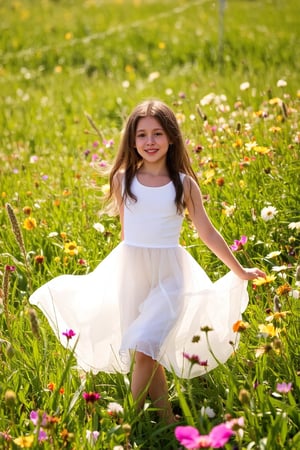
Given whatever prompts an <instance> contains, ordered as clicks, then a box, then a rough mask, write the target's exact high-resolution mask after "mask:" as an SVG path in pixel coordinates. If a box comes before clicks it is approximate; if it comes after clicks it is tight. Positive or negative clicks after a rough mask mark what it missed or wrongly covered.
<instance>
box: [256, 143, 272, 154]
mask: <svg viewBox="0 0 300 450" xmlns="http://www.w3.org/2000/svg"><path fill="white" fill-rule="evenodd" d="M253 150H254V151H255V152H257V153H260V154H261V155H265V154H267V153H269V152H270V151H271V149H270V148H268V147H263V146H262V145H257V146H256V147H253Z"/></svg>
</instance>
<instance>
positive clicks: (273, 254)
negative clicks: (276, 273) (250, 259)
mask: <svg viewBox="0 0 300 450" xmlns="http://www.w3.org/2000/svg"><path fill="white" fill-rule="evenodd" d="M279 255H281V251H280V250H277V251H274V252H271V253H269V254H268V255H267V256H266V258H267V259H272V258H276V256H279Z"/></svg>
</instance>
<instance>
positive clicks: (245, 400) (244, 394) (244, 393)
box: [239, 389, 250, 405]
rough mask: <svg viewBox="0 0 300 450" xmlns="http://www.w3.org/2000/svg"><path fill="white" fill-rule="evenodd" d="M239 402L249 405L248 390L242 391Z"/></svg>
mask: <svg viewBox="0 0 300 450" xmlns="http://www.w3.org/2000/svg"><path fill="white" fill-rule="evenodd" d="M239 401H240V402H241V404H242V405H249V403H250V393H249V392H248V391H247V390H246V389H241V390H240V392H239Z"/></svg>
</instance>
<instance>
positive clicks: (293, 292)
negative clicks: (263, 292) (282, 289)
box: [289, 283, 300, 300]
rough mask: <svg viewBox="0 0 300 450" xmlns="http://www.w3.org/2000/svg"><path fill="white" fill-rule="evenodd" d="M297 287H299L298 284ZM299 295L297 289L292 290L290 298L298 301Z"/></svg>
mask: <svg viewBox="0 0 300 450" xmlns="http://www.w3.org/2000/svg"><path fill="white" fill-rule="evenodd" d="M296 285H297V283H296ZM299 285H300V283H299ZM299 295H300V293H299V291H298V290H297V289H292V290H291V291H290V292H289V296H290V297H293V298H294V299H296V300H298V298H299Z"/></svg>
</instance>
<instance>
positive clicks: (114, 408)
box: [107, 402, 124, 414]
mask: <svg viewBox="0 0 300 450" xmlns="http://www.w3.org/2000/svg"><path fill="white" fill-rule="evenodd" d="M107 411H108V412H109V413H114V414H123V411H124V410H123V407H122V406H121V405H120V404H119V403H116V402H110V403H109V404H108V405H107Z"/></svg>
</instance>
